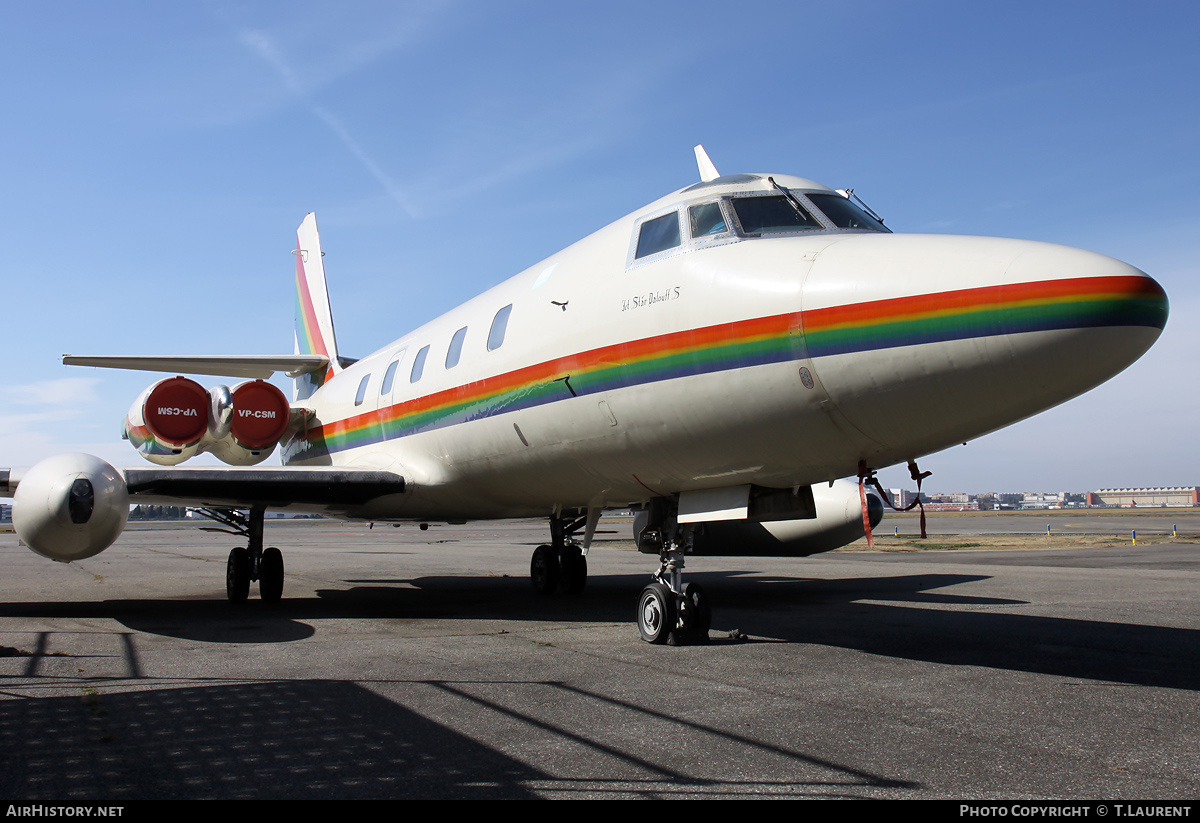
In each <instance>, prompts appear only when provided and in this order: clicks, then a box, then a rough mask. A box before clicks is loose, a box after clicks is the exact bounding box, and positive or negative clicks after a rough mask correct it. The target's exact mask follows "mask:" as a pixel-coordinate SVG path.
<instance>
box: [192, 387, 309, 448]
mask: <svg viewBox="0 0 1200 823" xmlns="http://www.w3.org/2000/svg"><path fill="white" fill-rule="evenodd" d="M222 389H224V390H225V391H226V392H227V393H228V396H229V402H228V405H225V406H218V404H217V403H215V402H214V404H213V410H214V425H213V434H214V439H213V440H212V442H211V443H208V444H203V445H202V449H203V450H205V451H209V452H212V453H213V454H214V455H216V456H217V459H219V460H221V461H223V462H225V463H228V464H229V465H231V466H253V465H255V464H257V463H261V462H262V461H264V460H266V459H267V458H268V457H270V456H271V453H272V452H273V451H275V445H276V444H277V443H278V442H279V440H280V438H281V437H283V434H284V432H286V431H287V428H288V424H289V423H290V422H291V413H292V409H291V403H289V402H288V399H287V396H286V395H284V393H283V392H281V391H280V390H279V389H278V388H277V387H275V386H274V385H272V384H271V383H268V382H266V381H265V380H250V381H247V382H245V383H242V384H241V385H239V386H236V387H234V389H233V391H229V390H228V389H225V387H224V386H218V387H217V388H216V389H213V392H214V396H215V393H216V392H218V391H220V390H222Z"/></svg>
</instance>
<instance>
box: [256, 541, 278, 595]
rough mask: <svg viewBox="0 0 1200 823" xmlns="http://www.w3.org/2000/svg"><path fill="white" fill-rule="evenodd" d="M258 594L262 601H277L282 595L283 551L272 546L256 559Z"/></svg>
mask: <svg viewBox="0 0 1200 823" xmlns="http://www.w3.org/2000/svg"><path fill="white" fill-rule="evenodd" d="M258 594H259V596H260V597H261V598H262V600H263V602H264V603H278V602H279V598H281V597H283V552H281V551H279V549H277V548H275V547H274V546H272V547H271V548H269V549H266V550H264V551H263V553H262V559H261V560H259V561H258Z"/></svg>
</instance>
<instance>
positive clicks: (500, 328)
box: [487, 303, 512, 351]
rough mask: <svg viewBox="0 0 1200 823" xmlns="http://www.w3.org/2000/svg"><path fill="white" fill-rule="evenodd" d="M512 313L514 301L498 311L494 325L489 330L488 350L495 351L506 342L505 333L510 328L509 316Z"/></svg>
mask: <svg viewBox="0 0 1200 823" xmlns="http://www.w3.org/2000/svg"><path fill="white" fill-rule="evenodd" d="M510 314H512V303H509V304H508V305H507V306H505V307H504V308H502V309H501V310H500V311H498V312H496V316H495V317H493V318H492V327H491V329H489V330H488V342H487V347H488V351H495V350H496V349H498V348H500V346H502V345H503V344H504V333H505V332H506V331H507V330H508V316H509V315H510Z"/></svg>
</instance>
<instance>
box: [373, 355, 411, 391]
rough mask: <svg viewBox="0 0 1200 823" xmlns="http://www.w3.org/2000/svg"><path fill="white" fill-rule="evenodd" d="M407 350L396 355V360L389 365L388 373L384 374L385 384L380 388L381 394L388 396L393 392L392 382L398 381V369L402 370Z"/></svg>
mask: <svg viewBox="0 0 1200 823" xmlns="http://www.w3.org/2000/svg"><path fill="white" fill-rule="evenodd" d="M405 351H406V350H405V349H401V350H400V353H399V354H398V355H396V359H395V360H393V361H392V362H391V363H389V364H388V367H387V371H385V372H384V373H383V384H382V385H381V386H380V387H379V393H380V394H387V393H388V392H390V391H391V390H392V381H393V380H395V379H396V369H398V368H400V361H401V360H403V359H404V352H405Z"/></svg>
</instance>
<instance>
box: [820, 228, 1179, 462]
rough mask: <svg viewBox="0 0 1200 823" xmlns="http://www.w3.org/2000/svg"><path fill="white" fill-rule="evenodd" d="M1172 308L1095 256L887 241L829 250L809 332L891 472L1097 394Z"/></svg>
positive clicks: (827, 380)
mask: <svg viewBox="0 0 1200 823" xmlns="http://www.w3.org/2000/svg"><path fill="white" fill-rule="evenodd" d="M855 240H858V238H855ZM863 241H865V242H863ZM1167 312H1168V308H1167V299H1166V294H1165V293H1164V292H1163V290H1162V287H1161V286H1159V285H1158V283H1156V282H1155V281H1154V280H1153V278H1151V277H1149V276H1148V275H1146V274H1145V273H1143V272H1141V271H1139V270H1138V269H1136V268H1134V267H1133V266H1130V265H1128V264H1126V263H1122V262H1121V261H1119V260H1114V259H1113V258H1110V257H1105V256H1104V255H1100V254H1095V253H1093V252H1087V251H1082V250H1079V249H1072V248H1068V247H1065V246H1056V245H1051V244H1047V243H1036V242H1030V241H1018V240H1002V239H999V238H982V237H979V238H976V237H941V236H922V235H876V236H872V237H866V236H863V237H862V238H861V241H860V242H851V241H850V240H849V239H848V240H847V241H844V242H842V243H838V244H835V245H833V246H830V247H829V248H828V249H826V250H825V251H823V252H822V253H821V255H820V256H819V257H818V259H817V261H816V263H815V264H814V265H813V267H812V269H811V270H810V272H809V276H808V278H807V280H806V282H805V285H804V311H803V330H804V335H805V343H806V347H807V349H808V355H809V357H810V358H811V363H812V366H813V368H814V369H815V370H816V372H817V373H818V375H819V377H820V380H821V382H822V384H823V386H824V388H825V391H826V392H827V393H828V395H829V399H830V400H831V401H832V403H833V404H834V406H835V407H836V408H837V410H838V411H839V412H840V414H841V415H842V416H843V417H844V418H845V420H846V422H848V423H849V424H850V425H851V426H852V427H853V428H855V429H857V430H858V431H859V433H860V434H862V435H864V436H865V437H866V438H867V439H869V441H871V442H872V443H873V444H874V445H873V446H871V447H870V449H869V450H873V452H872V454H871V456H872V457H873V458H874V462H876V463H877V464H879V465H884V464H886V463H889V462H894V461H897V460H903V459H907V458H908V457H913V456H917V455H920V454H927V453H930V452H932V451H937V450H939V449H942V448H946V447H948V446H951V445H954V444H956V443H960V442H962V441H964V440H967V439H970V438H975V437H978V436H980V435H982V434H985V433H987V432H989V431H993V430H995V429H998V428H1002V427H1003V426H1006V425H1009V424H1010V423H1014V422H1016V421H1018V420H1021V419H1023V418H1025V417H1028V416H1030V415H1033V414H1036V413H1037V412H1039V411H1042V410H1044V409H1047V408H1050V407H1051V406H1054V405H1057V404H1059V403H1062V402H1064V401H1065V400H1068V399H1070V398H1072V397H1075V396H1076V395H1078V394H1081V393H1083V392H1085V391H1087V390H1088V389H1091V388H1093V387H1094V386H1097V385H1099V384H1100V383H1102V382H1104V381H1105V380H1107V379H1109V378H1110V377H1112V376H1114V375H1115V374H1117V373H1118V372H1120V371H1122V370H1123V369H1124V368H1126V367H1127V366H1129V365H1130V364H1131V363H1133V362H1134V361H1135V360H1137V358H1138V357H1140V356H1141V355H1142V354H1143V353H1145V351H1146V350H1147V349H1149V348H1150V346H1151V345H1152V344H1153V343H1154V341H1155V340H1156V339H1158V336H1159V334H1160V333H1161V332H1162V329H1163V327H1164V325H1165V323H1166V319H1167Z"/></svg>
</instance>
